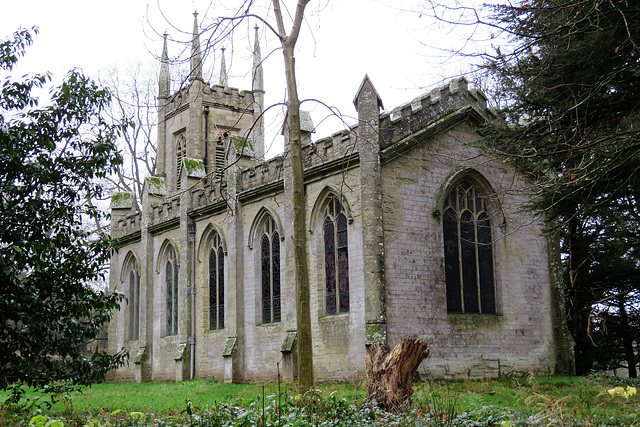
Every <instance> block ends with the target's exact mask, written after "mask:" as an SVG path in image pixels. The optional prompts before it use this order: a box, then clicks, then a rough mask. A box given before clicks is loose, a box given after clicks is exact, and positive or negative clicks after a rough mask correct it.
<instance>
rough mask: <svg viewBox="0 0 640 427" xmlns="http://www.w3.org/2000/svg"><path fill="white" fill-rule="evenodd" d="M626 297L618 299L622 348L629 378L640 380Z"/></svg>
mask: <svg viewBox="0 0 640 427" xmlns="http://www.w3.org/2000/svg"><path fill="white" fill-rule="evenodd" d="M625 302H626V297H624V296H621V297H620V298H619V299H618V310H619V311H620V334H621V335H622V346H623V348H624V356H625V359H626V360H627V368H628V369H629V378H638V371H637V369H636V363H637V362H636V354H635V352H634V350H633V336H632V334H631V333H630V326H629V315H628V314H627V307H626V306H625Z"/></svg>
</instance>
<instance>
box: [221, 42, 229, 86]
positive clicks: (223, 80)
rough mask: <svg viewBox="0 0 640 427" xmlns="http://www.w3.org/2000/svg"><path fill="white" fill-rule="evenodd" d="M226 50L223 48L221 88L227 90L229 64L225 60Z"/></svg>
mask: <svg viewBox="0 0 640 427" xmlns="http://www.w3.org/2000/svg"><path fill="white" fill-rule="evenodd" d="M224 50H225V49H224V48H222V62H221V64H220V83H219V84H220V86H222V87H223V88H225V89H227V88H228V87H229V77H228V76H227V64H226V62H225V60H224Z"/></svg>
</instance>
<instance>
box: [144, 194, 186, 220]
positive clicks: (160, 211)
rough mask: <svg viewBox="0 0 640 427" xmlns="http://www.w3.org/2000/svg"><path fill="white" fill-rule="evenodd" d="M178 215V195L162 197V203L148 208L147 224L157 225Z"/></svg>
mask: <svg viewBox="0 0 640 427" xmlns="http://www.w3.org/2000/svg"><path fill="white" fill-rule="evenodd" d="M179 216H180V197H179V196H173V197H171V198H167V199H164V200H163V202H162V203H160V204H157V205H152V206H150V208H149V226H154V225H159V224H162V223H164V222H167V221H170V220H172V219H174V218H178V217H179Z"/></svg>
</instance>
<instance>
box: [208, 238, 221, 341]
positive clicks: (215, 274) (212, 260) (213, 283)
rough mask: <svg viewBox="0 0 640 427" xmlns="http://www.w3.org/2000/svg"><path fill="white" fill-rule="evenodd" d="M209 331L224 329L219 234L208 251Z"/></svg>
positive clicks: (212, 240)
mask: <svg viewBox="0 0 640 427" xmlns="http://www.w3.org/2000/svg"><path fill="white" fill-rule="evenodd" d="M209 329H224V250H223V249H222V240H221V239H220V235H219V234H216V235H215V236H213V239H211V248H210V249H209Z"/></svg>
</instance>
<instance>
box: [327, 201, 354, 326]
mask: <svg viewBox="0 0 640 427" xmlns="http://www.w3.org/2000/svg"><path fill="white" fill-rule="evenodd" d="M323 231H324V234H323V236H324V272H325V313H326V315H327V316H332V315H337V314H344V313H348V312H349V244H348V239H347V217H346V216H345V214H344V212H343V208H342V205H341V204H340V202H339V201H338V199H337V198H335V197H332V198H331V199H330V200H329V203H328V204H327V207H326V209H325V219H324V225H323Z"/></svg>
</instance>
